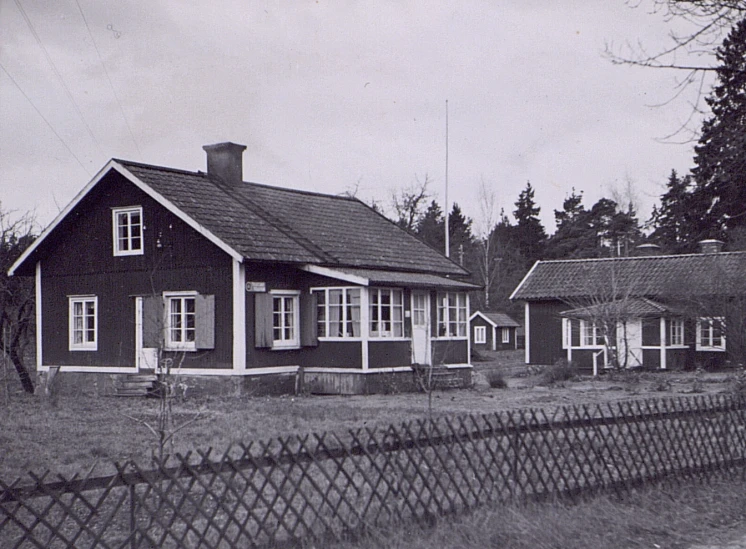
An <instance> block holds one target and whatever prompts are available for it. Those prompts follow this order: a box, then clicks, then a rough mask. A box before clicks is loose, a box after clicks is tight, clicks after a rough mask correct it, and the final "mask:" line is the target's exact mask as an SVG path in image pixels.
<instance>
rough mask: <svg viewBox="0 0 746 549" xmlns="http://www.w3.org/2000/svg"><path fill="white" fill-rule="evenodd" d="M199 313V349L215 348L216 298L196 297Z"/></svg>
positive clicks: (210, 296)
mask: <svg viewBox="0 0 746 549" xmlns="http://www.w3.org/2000/svg"><path fill="white" fill-rule="evenodd" d="M194 304H195V312H196V313H197V334H196V341H195V345H196V347H197V349H214V348H215V296H214V295H198V296H196V297H195V303H194Z"/></svg>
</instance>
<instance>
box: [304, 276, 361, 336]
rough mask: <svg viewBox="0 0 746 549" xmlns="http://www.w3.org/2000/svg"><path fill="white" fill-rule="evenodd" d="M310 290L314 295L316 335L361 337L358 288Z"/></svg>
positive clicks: (359, 293)
mask: <svg viewBox="0 0 746 549" xmlns="http://www.w3.org/2000/svg"><path fill="white" fill-rule="evenodd" d="M311 292H312V293H313V294H314V295H315V296H316V307H317V313H316V333H317V335H318V337H325V338H337V337H342V338H359V337H361V335H362V334H361V333H360V330H361V324H360V311H361V305H360V304H361V296H362V291H361V290H360V288H314V289H312V290H311Z"/></svg>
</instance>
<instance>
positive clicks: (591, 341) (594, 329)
mask: <svg viewBox="0 0 746 549" xmlns="http://www.w3.org/2000/svg"><path fill="white" fill-rule="evenodd" d="M603 344H604V335H603V330H601V327H600V326H598V325H596V322H595V321H587V320H581V321H580V345H581V346H582V347H601V346H603Z"/></svg>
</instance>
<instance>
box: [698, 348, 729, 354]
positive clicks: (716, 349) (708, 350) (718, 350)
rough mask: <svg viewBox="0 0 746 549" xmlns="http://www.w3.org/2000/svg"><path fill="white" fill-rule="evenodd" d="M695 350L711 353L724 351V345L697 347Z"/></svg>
mask: <svg viewBox="0 0 746 549" xmlns="http://www.w3.org/2000/svg"><path fill="white" fill-rule="evenodd" d="M696 350H697V351H706V352H712V353H724V352H725V348H724V347H697V349H696Z"/></svg>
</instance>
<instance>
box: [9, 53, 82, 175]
mask: <svg viewBox="0 0 746 549" xmlns="http://www.w3.org/2000/svg"><path fill="white" fill-rule="evenodd" d="M0 69H3V72H4V73H5V74H6V75H7V76H8V78H10V81H11V82H13V85H14V86H15V87H16V88H18V91H19V92H21V94H22V95H23V97H25V98H26V101H28V102H29V104H30V105H31V106H32V107H33V108H34V110H35V111H36V113H37V114H38V115H39V116H41V119H42V120H44V122H46V124H47V126H49V129H50V130H52V133H53V134H54V135H56V136H57V139H59V140H60V143H62V144H63V145H64V147H65V148H66V149H67V151H68V152H69V153H70V154H71V155H72V156H73V158H74V159H75V160H77V161H78V164H80V167H81V168H83V170H85V172H86V173H87V174H88V176H89V177H91V176H92V175H93V174H91V172H90V171H89V170H88V168H86V167H85V165H84V164H83V162H82V161H81V160H80V158H78V155H76V154H75V153H74V152H73V150H72V149H71V148H70V147H69V145H68V144H67V143H66V142H65V140H64V139H62V136H60V134H58V133H57V130H55V129H54V126H52V124H51V123H50V122H49V120H47V118H46V117H45V116H44V115H43V114H42V112H41V111H40V110H39V109H38V108H37V106H36V105H35V104H34V102H33V101H31V98H30V97H29V96H28V95H26V92H25V91H23V89H22V88H21V86H19V85H18V82H16V80H15V78H13V76H11V74H10V73H9V72H8V69H6V68H5V67H4V66H3V65H2V63H0Z"/></svg>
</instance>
